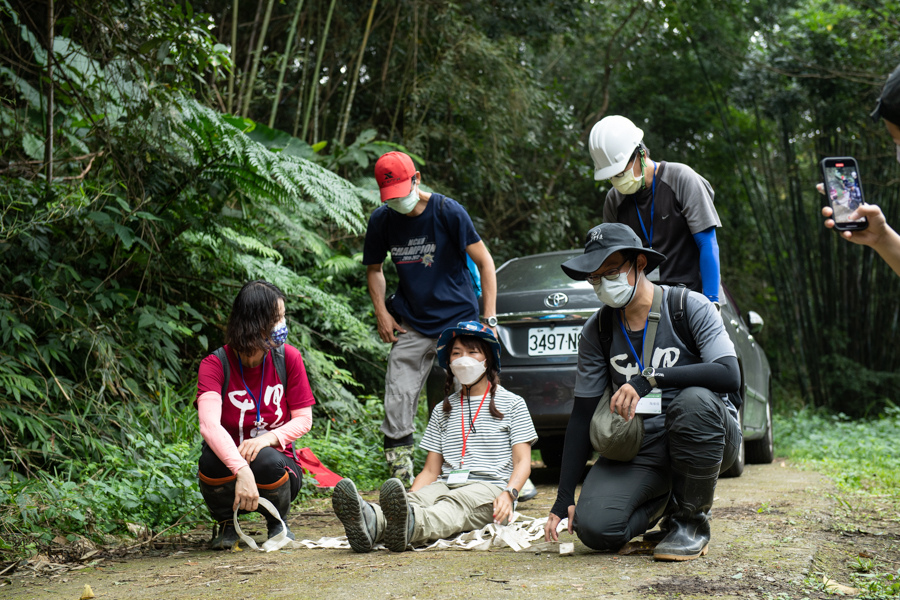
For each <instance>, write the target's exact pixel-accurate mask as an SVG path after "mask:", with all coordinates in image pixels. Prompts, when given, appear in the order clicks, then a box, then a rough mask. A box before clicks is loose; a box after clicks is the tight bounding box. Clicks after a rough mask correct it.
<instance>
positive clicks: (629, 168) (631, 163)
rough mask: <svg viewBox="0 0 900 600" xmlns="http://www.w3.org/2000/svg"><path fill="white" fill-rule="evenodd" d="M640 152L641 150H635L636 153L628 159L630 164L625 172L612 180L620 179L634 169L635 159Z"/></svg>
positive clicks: (614, 176)
mask: <svg viewBox="0 0 900 600" xmlns="http://www.w3.org/2000/svg"><path fill="white" fill-rule="evenodd" d="M638 150H640V148H635V150H634V152H633V153H632V154H631V158H629V159H628V164H627V165H626V166H625V170H624V171H622V172H621V173H619V174H618V175H613V176H612V177H610V179H618V178H619V177H622V176H623V175H625V173H627V172H628V171H630V170H631V169H633V168H634V159H635V158H637V155H638Z"/></svg>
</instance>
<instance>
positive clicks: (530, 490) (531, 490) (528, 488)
mask: <svg viewBox="0 0 900 600" xmlns="http://www.w3.org/2000/svg"><path fill="white" fill-rule="evenodd" d="M537 493H538V492H537V488H536V487H535V486H534V484H533V483H531V479H526V480H525V485H523V486H522V489H521V490H519V502H525V501H526V500H531V499H532V498H534V497H535V496H537Z"/></svg>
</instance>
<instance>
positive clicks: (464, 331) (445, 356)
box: [437, 321, 500, 373]
mask: <svg viewBox="0 0 900 600" xmlns="http://www.w3.org/2000/svg"><path fill="white" fill-rule="evenodd" d="M462 335H471V336H474V337H477V338H481V339H483V340H484V341H486V342H487V344H488V347H489V348H490V349H491V353H492V354H493V356H494V368H496V369H497V372H498V373H499V372H500V342H499V341H497V338H496V337H495V336H494V332H493V331H491V329H490V327H488V326H487V325H485V324H484V323H479V322H478V321H463V322H462V323H459V324H457V326H456V327H448V328H447V329H445V330H444V331H442V332H441V337H439V338H438V341H437V359H438V364H439V365H440V366H441V367H443V368H444V369H449V368H450V351H451V350H452V349H453V340H455V339H456V338H457V337H459V336H462Z"/></svg>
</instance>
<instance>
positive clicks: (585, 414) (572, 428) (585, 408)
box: [550, 396, 600, 519]
mask: <svg viewBox="0 0 900 600" xmlns="http://www.w3.org/2000/svg"><path fill="white" fill-rule="evenodd" d="M599 403H600V396H595V397H593V398H579V397H576V398H575V405H574V406H573V407H572V414H571V415H569V425H568V426H567V427H566V442H565V445H564V446H563V456H562V465H561V468H560V472H559V488H558V489H557V492H556V502H554V503H553V508H551V509H550V512H552V513H553V514H554V515H556V516H557V517H559V518H560V519H565V518H567V517H568V516H569V507H570V506H571V505H573V504H575V487H576V486H577V485H578V482H579V480H581V473H582V472H583V471H584V465H585V463H586V462H587V460H588V458H589V457H590V455H591V417H593V416H594V411H595V410H596V409H597V405H598V404H599Z"/></svg>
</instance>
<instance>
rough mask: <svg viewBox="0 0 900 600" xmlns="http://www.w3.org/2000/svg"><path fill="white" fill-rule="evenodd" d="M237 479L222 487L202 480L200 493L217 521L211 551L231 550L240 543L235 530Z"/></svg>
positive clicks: (210, 544) (210, 546)
mask: <svg viewBox="0 0 900 600" xmlns="http://www.w3.org/2000/svg"><path fill="white" fill-rule="evenodd" d="M236 481H237V478H235V479H232V480H231V481H229V482H228V483H225V484H222V485H210V484H208V483H206V482H204V481H203V480H202V479H201V480H200V493H201V494H202V495H203V499H204V500H205V501H206V507H207V508H208V509H209V514H210V515H212V518H213V519H215V520H216V525H217V527H216V529H214V530H213V532H214V536H213V539H212V541H211V542H210V543H209V548H210V550H230V549H231V547H232V546H234V543H235V542H237V541H238V534H237V531H236V530H235V529H234V509H233V508H232V506H233V505H234V486H235V483H236Z"/></svg>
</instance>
